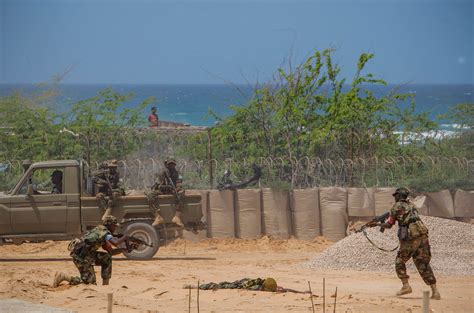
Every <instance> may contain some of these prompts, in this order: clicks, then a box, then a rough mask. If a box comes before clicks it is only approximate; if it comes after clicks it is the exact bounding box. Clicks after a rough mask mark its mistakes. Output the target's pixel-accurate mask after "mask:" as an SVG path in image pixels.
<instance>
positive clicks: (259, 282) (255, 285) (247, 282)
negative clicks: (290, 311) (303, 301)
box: [184, 277, 309, 293]
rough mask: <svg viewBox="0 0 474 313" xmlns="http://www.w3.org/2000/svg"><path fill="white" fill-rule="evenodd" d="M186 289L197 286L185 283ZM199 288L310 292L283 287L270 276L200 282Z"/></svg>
mask: <svg viewBox="0 0 474 313" xmlns="http://www.w3.org/2000/svg"><path fill="white" fill-rule="evenodd" d="M184 288H185V289H187V288H197V287H196V286H192V285H185V286H184ZM199 289H202V290H217V289H246V290H254V291H270V292H293V293H309V291H298V290H294V289H289V288H283V287H280V286H278V285H277V282H276V280H275V279H273V278H271V277H269V278H265V279H263V278H255V279H250V278H244V279H241V280H236V281H233V282H227V281H223V282H220V283H212V282H211V283H205V284H200V285H199Z"/></svg>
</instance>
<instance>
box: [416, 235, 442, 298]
mask: <svg viewBox="0 0 474 313" xmlns="http://www.w3.org/2000/svg"><path fill="white" fill-rule="evenodd" d="M430 261H431V248H430V243H429V240H428V237H427V236H423V237H422V239H421V242H420V245H419V247H418V249H417V250H416V251H415V253H414V254H413V262H414V263H415V265H416V268H417V269H418V273H420V276H421V278H423V281H424V282H425V284H427V285H429V286H430V287H431V290H432V297H431V298H432V299H436V300H439V299H441V295H440V293H439V291H438V288H437V287H436V277H435V276H434V273H433V269H432V268H431V266H430Z"/></svg>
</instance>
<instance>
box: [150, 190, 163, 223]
mask: <svg viewBox="0 0 474 313" xmlns="http://www.w3.org/2000/svg"><path fill="white" fill-rule="evenodd" d="M159 195H160V192H159V191H158V190H152V191H150V192H147V193H146V197H147V200H148V206H149V207H150V210H151V212H152V213H153V215H154V216H155V220H154V221H153V224H152V226H157V225H160V224H163V223H164V220H163V217H162V216H161V214H160V206H159V203H158V196H159Z"/></svg>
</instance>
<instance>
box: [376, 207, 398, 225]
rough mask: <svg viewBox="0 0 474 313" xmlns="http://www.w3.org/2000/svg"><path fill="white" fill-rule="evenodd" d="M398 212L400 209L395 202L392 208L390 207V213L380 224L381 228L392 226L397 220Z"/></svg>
mask: <svg viewBox="0 0 474 313" xmlns="http://www.w3.org/2000/svg"><path fill="white" fill-rule="evenodd" d="M399 214H400V209H399V207H398V203H395V204H394V205H393V206H392V208H391V209H390V215H389V217H388V219H387V221H386V222H385V223H382V224H381V225H380V226H381V227H383V228H392V226H393V225H395V223H396V221H397V217H398V215H399Z"/></svg>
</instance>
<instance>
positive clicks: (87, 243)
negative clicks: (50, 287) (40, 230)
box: [69, 225, 112, 285]
mask: <svg viewBox="0 0 474 313" xmlns="http://www.w3.org/2000/svg"><path fill="white" fill-rule="evenodd" d="M107 235H110V236H111V235H112V234H111V233H110V231H109V230H108V229H107V227H105V226H103V225H99V226H97V227H96V228H94V229H92V230H90V231H89V232H87V233H86V234H85V235H84V236H83V237H82V239H81V243H79V244H77V245H76V247H75V248H74V249H73V250H72V252H71V257H72V260H73V262H74V265H76V267H77V269H78V270H79V273H80V274H81V276H80V277H79V276H76V277H71V279H70V280H69V283H70V284H71V285H77V284H81V283H84V284H95V283H96V278H95V271H94V265H100V266H101V277H102V279H104V280H108V279H110V277H111V276H112V256H111V255H110V253H108V252H99V251H97V250H98V249H99V248H100V247H101V246H102V245H103V244H105V242H106V237H107Z"/></svg>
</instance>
